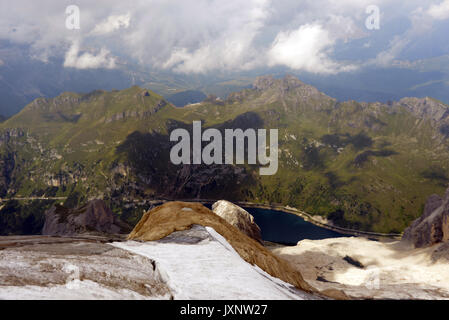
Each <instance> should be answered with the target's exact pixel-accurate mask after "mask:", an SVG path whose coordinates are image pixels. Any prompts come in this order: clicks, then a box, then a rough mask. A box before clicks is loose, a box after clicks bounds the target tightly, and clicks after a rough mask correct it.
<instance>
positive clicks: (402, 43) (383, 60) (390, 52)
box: [374, 36, 410, 66]
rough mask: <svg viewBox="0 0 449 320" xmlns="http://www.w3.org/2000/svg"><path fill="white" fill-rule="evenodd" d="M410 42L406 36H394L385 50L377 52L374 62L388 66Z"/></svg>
mask: <svg viewBox="0 0 449 320" xmlns="http://www.w3.org/2000/svg"><path fill="white" fill-rule="evenodd" d="M409 43H410V40H409V39H408V37H404V36H396V37H394V38H393V40H392V41H390V47H389V48H388V49H387V50H384V51H381V52H380V53H379V54H377V56H376V59H375V60H374V63H375V64H377V65H379V66H389V65H391V63H392V62H394V60H395V59H396V58H397V57H398V55H399V54H400V53H401V51H402V50H404V48H405V47H406V46H407V45H408V44H409Z"/></svg>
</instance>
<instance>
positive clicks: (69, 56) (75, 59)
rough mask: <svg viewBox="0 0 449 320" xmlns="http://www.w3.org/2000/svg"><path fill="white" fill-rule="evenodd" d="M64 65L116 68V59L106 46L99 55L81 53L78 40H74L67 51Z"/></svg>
mask: <svg viewBox="0 0 449 320" xmlns="http://www.w3.org/2000/svg"><path fill="white" fill-rule="evenodd" d="M64 67H66V68H76V69H98V68H104V69H114V68H115V67H116V64H115V59H114V58H113V57H111V56H110V52H109V51H108V50H106V49H104V48H102V49H101V50H100V52H99V53H98V54H97V55H93V54H91V53H89V52H85V53H83V54H81V55H80V47H79V43H78V42H74V43H73V44H72V46H71V47H70V49H69V50H68V51H67V53H66V55H65V60H64Z"/></svg>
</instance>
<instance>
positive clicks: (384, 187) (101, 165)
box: [0, 80, 449, 232]
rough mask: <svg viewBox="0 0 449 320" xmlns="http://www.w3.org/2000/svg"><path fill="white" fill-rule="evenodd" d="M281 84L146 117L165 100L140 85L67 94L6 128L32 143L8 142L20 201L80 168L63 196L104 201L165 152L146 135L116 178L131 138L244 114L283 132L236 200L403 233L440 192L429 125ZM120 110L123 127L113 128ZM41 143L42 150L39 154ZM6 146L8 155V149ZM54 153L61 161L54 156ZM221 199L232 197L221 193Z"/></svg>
mask: <svg viewBox="0 0 449 320" xmlns="http://www.w3.org/2000/svg"><path fill="white" fill-rule="evenodd" d="M281 81H282V80H279V81H277V82H276V83H275V84H274V85H273V86H272V87H270V88H267V89H266V90H262V91H257V90H250V89H246V90H243V91H242V92H240V93H239V94H237V95H231V96H230V98H229V99H228V100H227V101H226V102H225V103H224V104H223V103H213V102H206V103H202V104H199V105H193V106H188V107H185V108H181V109H180V108H174V107H172V106H171V105H169V104H167V105H165V106H163V107H162V108H161V109H160V110H159V111H157V112H156V113H154V114H151V115H150V116H140V117H139V116H133V115H132V112H139V113H140V114H142V113H143V112H145V111H149V110H155V108H156V106H157V104H158V103H159V102H160V101H161V100H162V97H161V96H159V95H157V94H155V93H153V92H151V91H149V96H146V95H145V92H146V91H145V90H144V89H141V88H138V87H132V88H130V89H127V90H123V91H113V92H103V91H98V92H93V93H91V94H89V95H85V96H80V95H77V94H72V93H65V94H63V95H61V96H60V97H58V98H55V99H51V100H49V101H44V100H42V104H41V106H39V107H36V106H35V103H34V104H33V103H32V104H30V105H29V106H27V107H26V108H25V109H24V110H23V111H22V112H21V113H19V114H18V115H16V116H14V117H12V118H11V119H8V120H7V121H6V122H4V123H2V124H0V128H1V129H3V130H5V129H7V128H23V129H25V130H26V131H27V132H28V136H29V137H32V138H34V139H35V141H31V142H29V143H28V144H26V143H25V142H24V141H25V139H26V137H23V138H21V139H22V140H23V143H24V145H22V146H21V147H20V148H19V147H18V146H17V145H16V146H12V147H11V146H8V148H13V149H14V151H15V152H16V154H17V157H18V158H21V159H23V160H22V163H23V170H21V171H20V172H19V173H18V174H17V182H16V184H15V187H16V191H17V194H20V195H28V194H36V192H37V191H38V190H48V188H49V186H48V182H47V181H45V179H43V177H44V176H45V175H47V176H48V173H50V174H51V175H56V174H58V173H61V172H62V173H67V172H69V173H70V172H72V173H73V172H74V171H75V170H74V169H73V168H77V167H81V168H82V169H81V171H82V173H83V178H82V179H78V182H77V183H76V184H75V183H71V184H70V183H69V184H68V185H66V186H65V187H64V188H63V187H59V188H57V191H56V195H68V194H70V193H73V192H75V191H76V192H80V193H81V194H85V195H86V194H87V195H89V194H101V193H103V194H105V195H107V193H108V187H110V185H111V183H116V184H120V183H124V182H125V181H126V182H129V181H130V180H135V181H139V179H138V178H136V176H137V175H138V174H139V173H142V174H146V170H147V168H145V164H142V161H144V160H145V159H147V158H145V157H144V156H148V157H151V155H152V153H154V152H155V149H157V148H158V146H157V143H155V144H154V145H146V146H145V145H143V144H145V143H146V144H148V143H152V142H151V141H152V140H151V139H150V140H145V139H143V140H142V141H144V142H142V143H141V144H140V147H141V150H140V151H138V152H137V153H136V154H137V156H139V155H140V154H143V156H142V159H143V160H142V161H141V162H139V161H136V162H135V163H137V165H135V166H134V168H133V169H134V173H133V174H132V175H127V176H125V177H122V178H121V180H120V179H119V180H114V175H115V173H113V172H112V171H111V170H112V169H113V168H114V166H115V165H116V164H117V163H129V162H130V159H128V158H127V157H128V156H129V154H126V153H120V152H117V148H118V147H119V146H121V145H123V143H124V141H126V139H127V137H129V136H130V135H131V134H132V133H133V132H136V131H138V132H142V133H148V132H156V133H158V134H160V135H161V137H162V138H164V139H168V137H167V134H168V129H167V123H171V122H173V121H178V122H181V123H185V125H186V126H190V125H191V122H192V121H193V120H199V119H202V120H204V122H205V124H204V126H206V127H210V126H216V127H220V126H222V125H223V123H227V122H229V121H233V120H235V119H236V118H237V117H238V116H240V115H243V114H246V113H254V114H256V115H257V116H258V117H260V119H262V121H263V127H265V128H279V138H280V141H279V144H280V149H281V154H280V166H279V171H278V174H276V175H275V176H264V177H260V176H258V174H257V172H258V171H256V170H252V171H251V172H253V173H252V177H253V179H254V180H255V181H257V183H252V184H248V185H245V186H240V187H239V188H240V190H239V192H240V193H239V195H237V196H236V195H233V196H232V197H234V198H239V199H238V200H251V201H260V202H276V203H283V204H289V205H293V206H296V207H298V208H301V209H304V210H305V211H308V212H310V213H315V214H321V215H324V216H330V217H332V218H333V219H334V220H335V221H338V222H339V224H341V225H344V226H349V227H356V228H361V229H366V230H373V231H378V232H392V231H396V232H398V231H402V230H403V229H404V227H405V226H406V225H407V224H408V223H409V222H410V221H411V220H412V219H414V218H416V217H417V216H418V215H420V213H421V209H422V206H423V204H424V202H425V199H426V198H427V197H428V196H429V195H430V194H432V193H440V194H441V193H442V192H443V191H444V188H445V184H446V183H447V176H449V166H448V161H447V159H448V156H449V155H448V150H449V149H448V146H447V142H446V140H444V139H443V138H442V137H441V136H439V134H438V130H437V128H436V127H435V125H434V124H432V122H431V121H430V120H426V119H418V118H417V117H416V116H414V115H413V114H411V113H410V112H408V111H407V110H405V108H403V107H402V106H400V105H395V106H393V107H389V106H386V105H379V104H369V105H366V104H359V103H357V102H354V101H348V102H344V103H337V102H336V101H335V100H334V99H332V98H329V97H327V96H325V95H323V94H321V93H319V92H316V91H315V90H313V89H311V88H310V87H308V86H303V85H301V86H299V87H293V88H290V89H287V88H285V86H284V85H283V84H282V83H281ZM70 99H73V101H75V102H71V100H70ZM392 110H393V111H392ZM124 112H125V113H128V116H126V117H125V118H124V119H120V120H114V121H110V122H108V121H107V120H108V119H110V118H111V117H114V116H115V115H117V114H122V113H124ZM130 112H131V113H130ZM28 139H29V138H28ZM29 141H30V140H29ZM148 141H150V142H148ZM38 142H39V143H40V144H41V145H42V147H43V150H44V151H43V152H41V151H38V150H37V147H36V146H37V144H38ZM2 148H3V153H4V152H6V151H5V150H6V149H5V148H6V146H5V145H3V146H2ZM52 149H54V151H55V152H53V153H56V154H57V155H58V156H54V155H53V156H52V152H51V150H52ZM146 153H148V155H146ZM155 161H158V162H157V169H158V171H164V170H166V171H168V170H172V168H171V167H170V166H169V165H167V164H165V163H167V162H168V157H167V155H166V154H161V155H158V156H157V160H155ZM155 163H156V162H155ZM136 166H137V167H136ZM139 166H140V167H139ZM164 166H165V167H164ZM25 168H26V170H25ZM247 169H248V170H251V168H249V167H247ZM435 172H436V173H435ZM159 173H160V172H159ZM153 174H154V173H153ZM30 176H32V177H33V179H32V180H30ZM153 181H154V180H153ZM139 183H142V182H141V181H140V182H139ZM229 184H230V186H232V181H229ZM144 185H145V186H144V188H145V189H146V191H145V192H147V194H148V195H151V194H154V193H157V191H158V190H157V187H156V186H154V185H152V183H151V182H150V183H147V184H144ZM209 196H211V197H212V194H209ZM214 196H217V194H214ZM222 197H227V194H226V190H224V193H223V194H222ZM231 200H233V199H231ZM235 200H237V199H235Z"/></svg>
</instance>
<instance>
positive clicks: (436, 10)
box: [427, 0, 449, 20]
mask: <svg viewBox="0 0 449 320" xmlns="http://www.w3.org/2000/svg"><path fill="white" fill-rule="evenodd" d="M427 14H429V15H430V16H431V17H432V18H434V19H437V20H446V19H448V18H449V0H444V1H443V2H441V3H439V4H433V5H431V6H430V8H429V9H428V10H427Z"/></svg>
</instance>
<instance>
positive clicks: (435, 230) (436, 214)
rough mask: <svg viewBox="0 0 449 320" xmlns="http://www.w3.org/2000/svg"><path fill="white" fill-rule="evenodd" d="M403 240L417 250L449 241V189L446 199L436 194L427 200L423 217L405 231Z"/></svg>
mask: <svg viewBox="0 0 449 320" xmlns="http://www.w3.org/2000/svg"><path fill="white" fill-rule="evenodd" d="M402 239H403V240H404V241H409V242H412V243H413V244H414V246H415V247H416V248H422V247H426V246H431V245H433V244H436V243H440V242H446V241H448V240H449V189H448V190H447V191H446V195H445V197H444V198H441V197H440V196H438V195H435V194H434V195H431V196H430V197H429V198H428V199H427V203H426V205H425V207H424V212H423V215H422V216H421V217H419V218H418V219H416V220H415V221H414V222H413V223H412V225H411V226H410V227H408V228H407V229H406V230H405V231H404V235H403V236H402Z"/></svg>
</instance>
